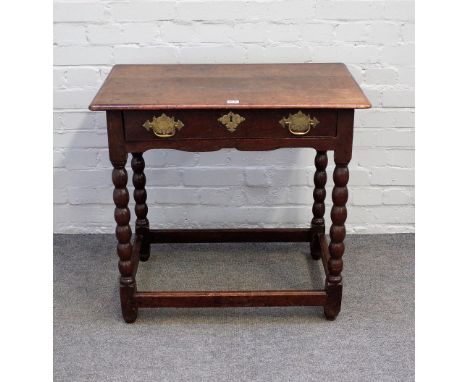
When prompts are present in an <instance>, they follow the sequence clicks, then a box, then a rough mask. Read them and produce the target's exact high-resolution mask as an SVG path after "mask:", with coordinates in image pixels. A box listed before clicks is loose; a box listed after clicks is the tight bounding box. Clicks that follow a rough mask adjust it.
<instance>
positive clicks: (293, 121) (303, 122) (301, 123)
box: [279, 111, 320, 135]
mask: <svg viewBox="0 0 468 382" xmlns="http://www.w3.org/2000/svg"><path fill="white" fill-rule="evenodd" d="M279 123H280V125H281V126H283V127H288V129H289V132H290V133H291V134H294V135H306V134H307V133H308V132H309V131H310V129H311V128H314V127H316V126H317V125H318V124H319V123H320V122H319V120H318V119H317V118H315V117H313V118H310V115H308V114H304V113H303V112H302V111H298V112H297V113H296V114H289V116H288V118H284V117H283V118H281V120H280V121H279Z"/></svg>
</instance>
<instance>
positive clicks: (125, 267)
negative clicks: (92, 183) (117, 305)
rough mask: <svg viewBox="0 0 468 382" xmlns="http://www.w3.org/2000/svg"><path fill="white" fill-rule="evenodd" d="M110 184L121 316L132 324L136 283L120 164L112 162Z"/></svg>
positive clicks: (135, 315) (128, 212)
mask: <svg viewBox="0 0 468 382" xmlns="http://www.w3.org/2000/svg"><path fill="white" fill-rule="evenodd" d="M112 164H113V166H114V170H113V171H112V182H113V183H114V187H115V188H114V195H113V196H114V203H115V211H114V217H115V222H116V223H117V227H116V229H115V235H116V237H117V241H118V244H117V254H118V255H119V271H120V302H121V305H122V315H123V318H124V320H125V321H126V322H134V321H135V320H136V318H137V313H138V308H137V306H136V304H135V301H134V294H135V292H136V282H135V277H134V276H133V264H132V260H131V258H132V244H131V241H130V240H131V238H132V228H131V227H130V224H129V223H130V210H129V209H128V201H129V194H128V190H127V178H128V176H127V170H125V164H122V162H113V163H112Z"/></svg>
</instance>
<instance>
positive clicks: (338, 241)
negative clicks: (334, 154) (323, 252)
mask: <svg viewBox="0 0 468 382" xmlns="http://www.w3.org/2000/svg"><path fill="white" fill-rule="evenodd" d="M335 164H336V166H335V171H334V172H333V182H334V184H335V185H334V187H333V192H332V200H333V207H332V210H331V220H332V225H331V227H330V244H329V246H328V251H329V253H330V259H329V260H328V275H327V279H326V283H325V289H326V291H327V295H328V298H327V304H326V305H325V307H324V313H325V317H326V318H327V319H329V320H334V319H335V318H336V316H337V315H338V313H339V312H340V309H341V296H342V292H343V285H342V282H341V271H342V270H343V260H342V257H343V254H344V251H345V245H344V243H343V241H344V239H345V236H346V228H345V221H346V217H347V211H346V202H347V201H348V188H347V187H346V186H347V184H348V180H349V170H348V162H341V163H339V162H337V160H336V158H335Z"/></svg>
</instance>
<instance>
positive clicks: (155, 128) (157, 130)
mask: <svg viewBox="0 0 468 382" xmlns="http://www.w3.org/2000/svg"><path fill="white" fill-rule="evenodd" d="M143 127H144V128H145V129H146V130H148V131H152V132H153V133H154V135H156V136H157V137H159V138H170V137H173V136H174V135H175V133H176V129H177V130H180V129H181V128H182V127H184V124H183V123H182V121H176V120H175V118H174V117H168V116H167V115H166V114H164V113H162V114H161V115H160V116H159V117H153V119H152V120H151V121H149V120H148V121H146V122H145V123H144V124H143Z"/></svg>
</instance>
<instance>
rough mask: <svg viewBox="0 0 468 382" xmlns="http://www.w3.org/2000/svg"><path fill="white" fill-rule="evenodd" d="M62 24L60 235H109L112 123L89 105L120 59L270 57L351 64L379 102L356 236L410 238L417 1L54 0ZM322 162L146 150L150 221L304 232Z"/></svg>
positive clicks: (355, 194) (358, 167) (358, 151)
mask: <svg viewBox="0 0 468 382" xmlns="http://www.w3.org/2000/svg"><path fill="white" fill-rule="evenodd" d="M54 21H55V24H54V107H55V108H54V202H55V206H54V229H55V231H56V232H66V233H75V232H91V233H94V232H95V233H98V232H109V233H110V232H113V230H114V221H113V208H114V207H113V204H112V189H113V187H112V183H111V166H110V162H109V159H108V152H107V149H106V145H107V138H106V130H105V116H104V113H90V112H88V111H87V106H88V104H89V102H90V101H91V99H92V97H93V96H94V94H95V92H96V90H97V89H98V88H99V86H100V84H101V83H102V81H103V79H104V78H105V76H106V74H107V73H108V72H109V70H110V68H111V67H112V65H114V64H123V63H267V62H344V63H346V64H347V65H348V67H349V69H350V70H351V72H352V73H353V75H354V76H355V78H356V80H357V81H358V83H359V84H360V85H361V86H362V88H363V89H364V91H365V93H366V94H367V96H368V97H369V98H370V100H371V102H372V103H373V105H374V108H373V109H371V110H364V111H357V112H356V131H355V151H354V157H353V160H352V162H351V164H350V169H351V178H350V183H349V189H350V200H349V203H348V204H349V214H348V216H349V218H348V224H347V226H348V231H349V232H356V233H382V232H412V231H414V2H412V1H330V0H270V1H259V0H257V1H254V0H248V1H241V0H237V1H202V0H196V1H193V0H192V1H189V0H178V1H56V2H55V3H54ZM314 155H315V152H314V151H313V150H311V149H300V150H297V149H296V150H290V149H281V150H276V151H271V152H263V153H257V152H238V151H236V150H222V151H219V152H214V153H183V152H177V151H171V150H167V151H166V150H165V151H153V152H149V153H147V154H146V157H145V159H146V164H147V170H146V174H147V178H148V203H149V205H150V221H151V223H152V226H153V227H157V226H158V227H167V228H173V227H214V226H215V227H220V226H224V227H233V226H239V227H247V226H249V227H279V226H291V227H292V226H304V225H307V224H308V223H309V222H310V219H311V204H312V200H313V199H312V190H313V171H314V167H313V163H314ZM330 159H331V161H330V163H333V162H332V158H331V157H330ZM128 168H129V167H128ZM331 172H332V167H330V168H329V174H330V175H331ZM329 179H330V180H331V177H330V178H329ZM329 183H330V182H329ZM129 190H130V192H132V186H131V185H130V186H129ZM328 190H329V191H330V188H328ZM327 202H328V203H330V192H329V193H328V195H327ZM328 212H329V209H328V211H327V213H328Z"/></svg>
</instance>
